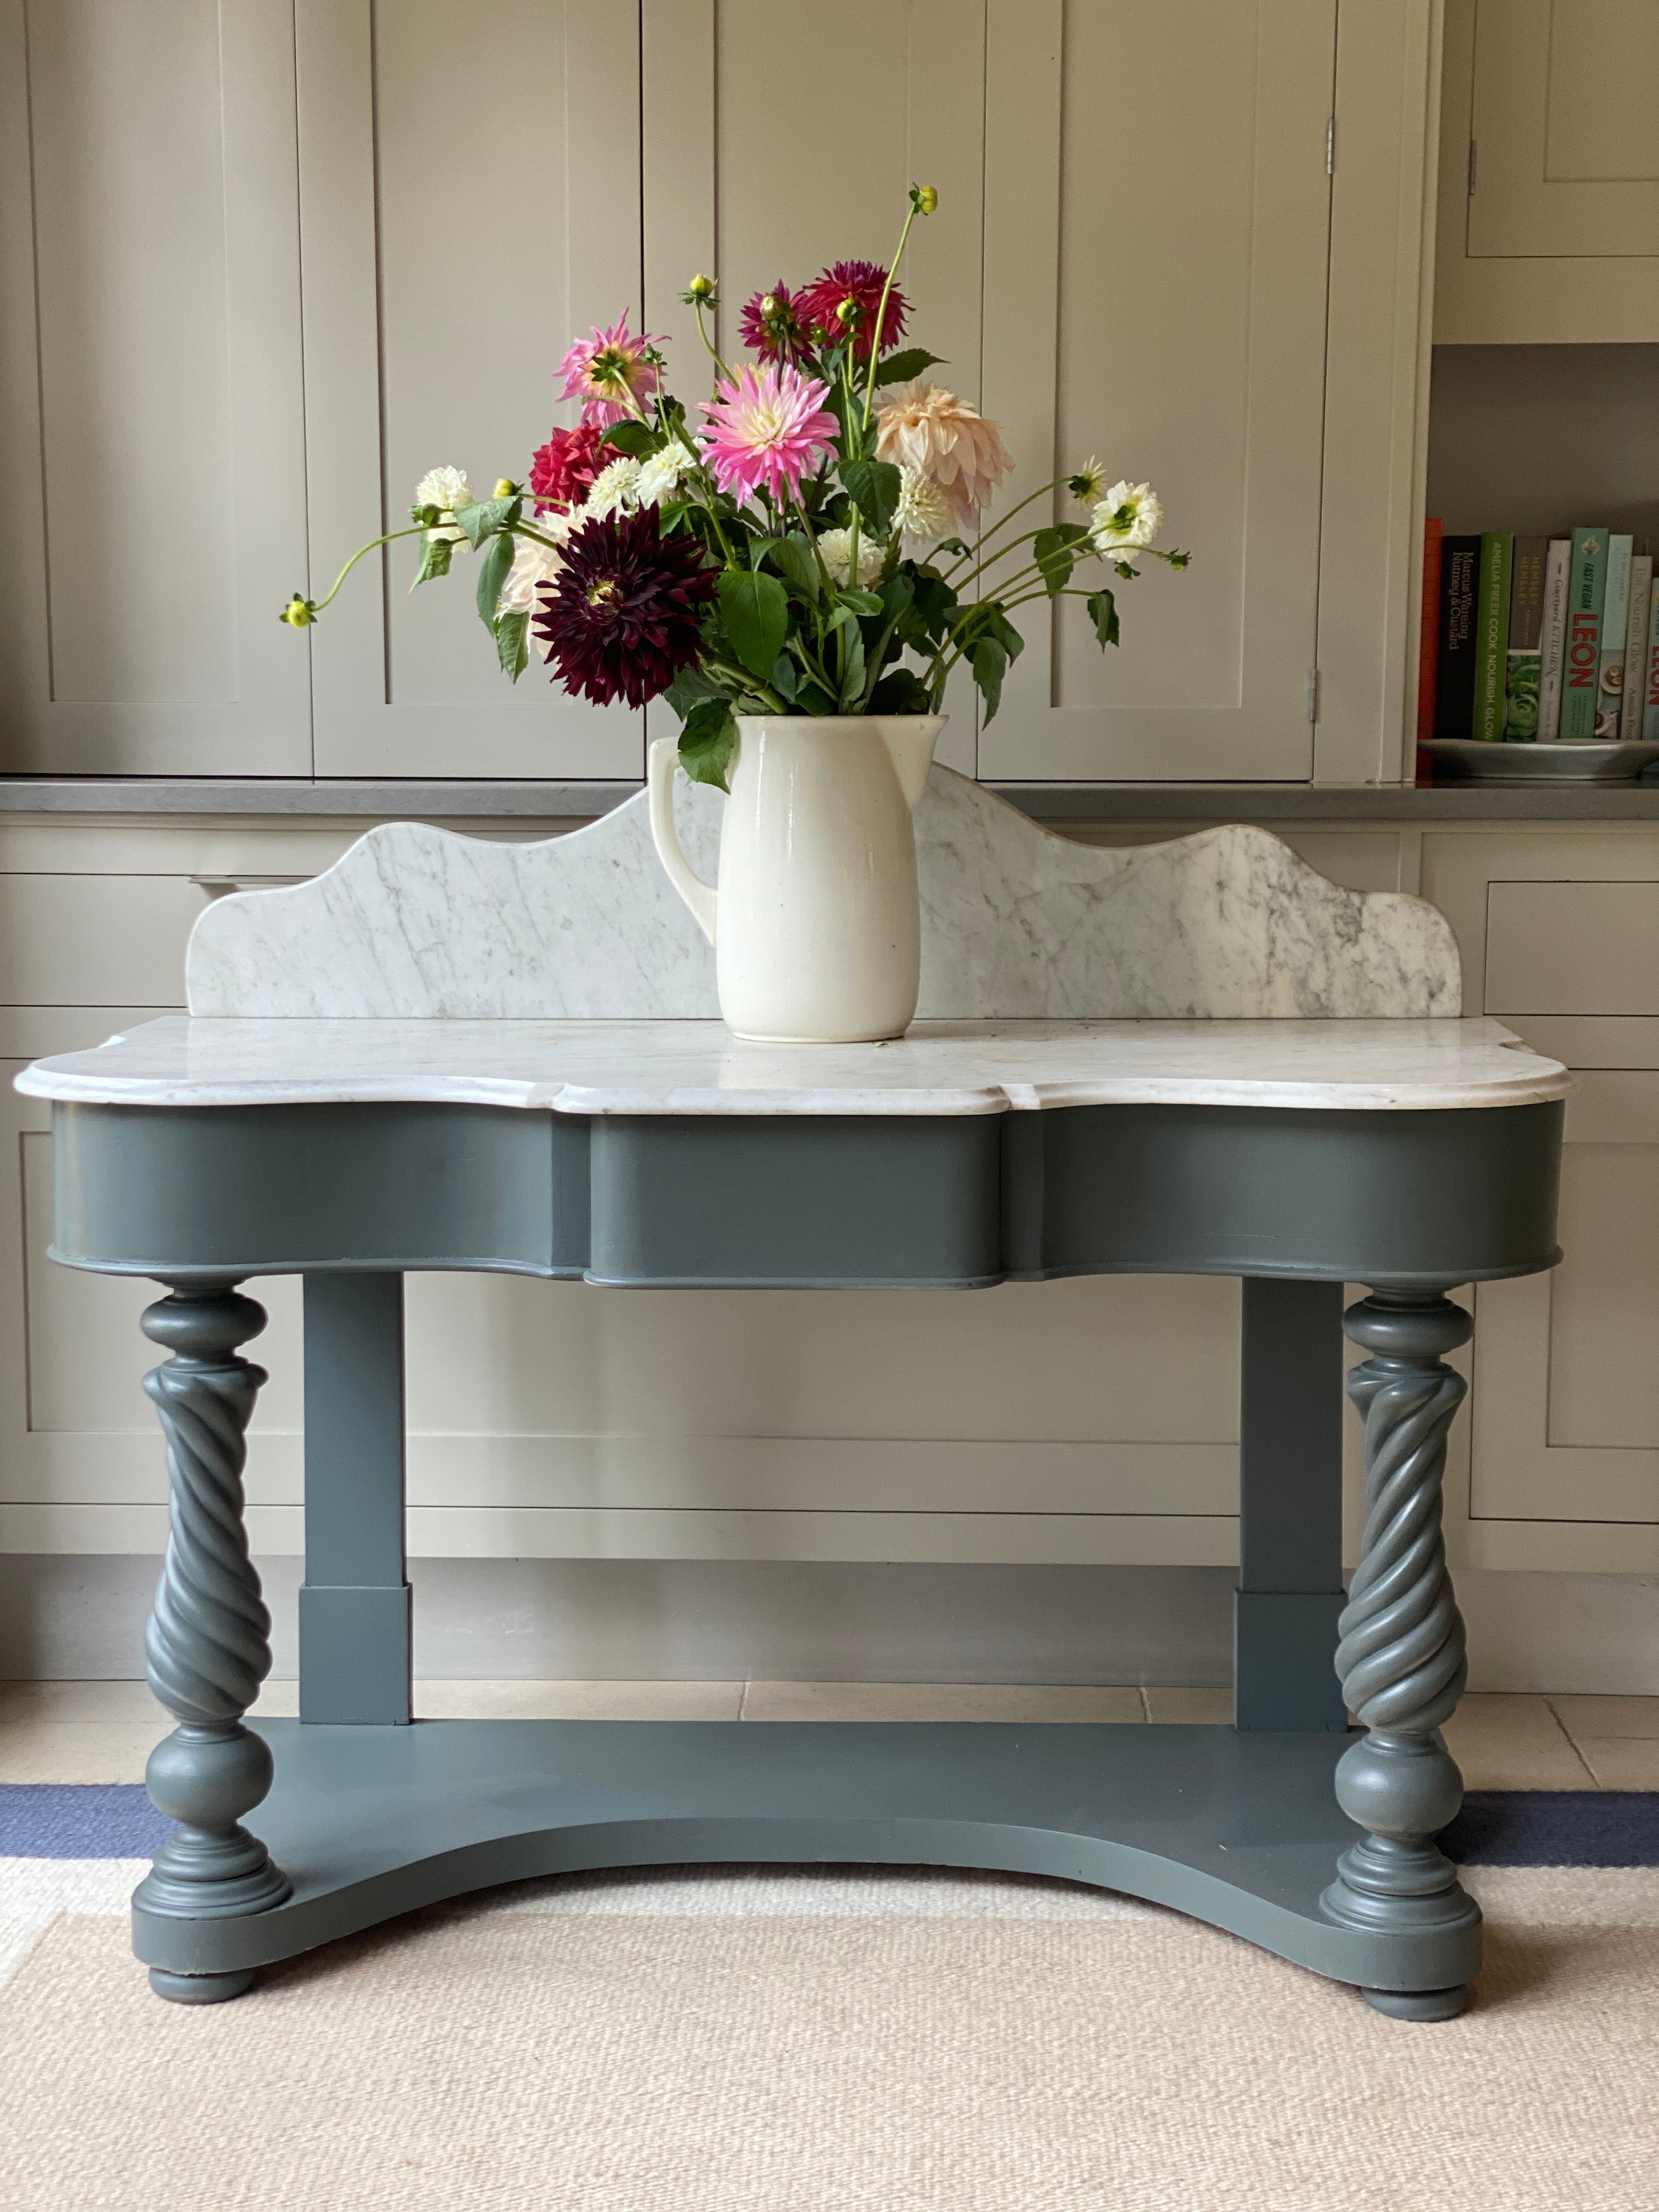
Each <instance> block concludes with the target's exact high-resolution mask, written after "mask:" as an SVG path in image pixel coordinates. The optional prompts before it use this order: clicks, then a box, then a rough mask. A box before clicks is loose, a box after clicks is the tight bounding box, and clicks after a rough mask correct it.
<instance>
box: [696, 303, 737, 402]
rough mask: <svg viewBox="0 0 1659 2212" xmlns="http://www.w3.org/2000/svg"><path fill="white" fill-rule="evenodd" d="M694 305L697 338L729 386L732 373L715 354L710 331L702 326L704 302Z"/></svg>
mask: <svg viewBox="0 0 1659 2212" xmlns="http://www.w3.org/2000/svg"><path fill="white" fill-rule="evenodd" d="M694 304H695V307H696V317H697V336H698V337H700V338H701V339H702V342H703V345H704V347H705V349H707V351H708V358H709V360H710V361H712V362H714V366H715V368H717V369H719V371H720V374H721V375H722V376H723V377H724V378H725V379H726V382H727V383H728V384H729V383H730V382H731V381H732V372H731V370H730V369H729V368H727V367H726V363H725V362H723V361H722V360H721V359H720V356H719V354H718V353H716V352H715V350H714V340H713V338H711V337H709V335H708V331H706V330H704V328H703V326H702V301H701V300H698V301H696V302H695V303H694Z"/></svg>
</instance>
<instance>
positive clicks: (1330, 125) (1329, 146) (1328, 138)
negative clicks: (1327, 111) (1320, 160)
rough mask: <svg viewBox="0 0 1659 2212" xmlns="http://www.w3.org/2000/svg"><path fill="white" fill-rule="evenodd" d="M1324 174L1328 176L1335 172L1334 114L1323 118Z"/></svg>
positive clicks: (1332, 175)
mask: <svg viewBox="0 0 1659 2212" xmlns="http://www.w3.org/2000/svg"><path fill="white" fill-rule="evenodd" d="M1325 174H1326V175H1327V176H1328V177H1334V175H1335V174H1336V118H1335V116H1334V115H1328V116H1327V117H1326V118H1325Z"/></svg>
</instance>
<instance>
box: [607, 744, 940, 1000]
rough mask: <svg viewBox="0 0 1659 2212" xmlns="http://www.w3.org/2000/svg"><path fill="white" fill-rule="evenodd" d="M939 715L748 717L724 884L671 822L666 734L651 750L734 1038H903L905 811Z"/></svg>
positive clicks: (655, 805) (659, 800) (912, 878)
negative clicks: (710, 879)
mask: <svg viewBox="0 0 1659 2212" xmlns="http://www.w3.org/2000/svg"><path fill="white" fill-rule="evenodd" d="M948 719H949V718H948V717H947V716H945V715H944V714H847V715H840V716H835V717H826V718H824V719H823V720H818V719H817V718H815V717H812V716H810V715H804V714H753V715H750V714H740V715H738V717H737V725H738V744H737V750H736V752H735V753H734V755H733V757H732V765H731V768H730V769H729V771H728V775H727V781H729V783H730V785H731V791H730V795H729V796H728V798H727V799H726V811H725V820H724V822H723V823H722V824H721V829H720V878H719V884H718V887H716V886H714V885H712V884H706V883H704V882H703V880H702V877H701V876H698V875H695V874H693V872H692V871H691V868H690V866H689V865H688V863H687V861H686V858H685V855H684V853H683V852H682V851H681V850H680V842H679V838H678V835H677V833H676V831H675V828H674V769H675V763H676V762H677V760H678V751H677V748H676V742H675V740H674V739H673V738H658V739H657V740H656V741H655V743H654V744H653V745H652V748H651V758H650V766H649V772H650V787H651V835H652V837H653V841H654V842H655V844H656V848H657V852H658V854H659V857H660V859H661V860H662V864H663V866H664V867H665V869H666V870H667V872H668V879H669V881H670V882H671V884H673V886H674V888H675V890H677V891H678V893H679V895H680V896H681V897H682V898H683V899H684V901H685V903H686V904H687V906H689V907H690V909H691V912H692V914H693V915H695V916H696V920H697V922H698V924H699V926H700V927H701V928H702V933H703V934H704V936H706V937H707V938H708V941H709V943H710V944H711V945H713V946H714V969H715V975H716V979H717V981H718V984H719V989H720V1012H721V1013H722V1014H723V1015H724V1016H725V1018H726V1025H727V1026H728V1028H730V1029H731V1030H732V1031H733V1032H734V1033H735V1034H736V1035H737V1036H742V1037H755V1038H760V1039H763V1040H764V1041H766V1042H778V1043H791V1044H831V1043H854V1042H870V1041H872V1040H874V1039H877V1038H880V1037H896V1036H902V1035H903V1033H904V1031H905V1030H906V1029H907V1028H908V1025H909V1023H910V1021H911V1019H912V1018H913V1016H914V1015H915V1011H916V991H917V987H918V984H919V982H920V980H921V909H920V907H919V905H918V902H917V897H916V846H915V836H913V834H912V832H911V827H910V810H911V809H912V807H914V806H915V804H916V802H917V801H918V799H921V794H922V793H923V791H924V790H925V789H926V788H927V770H928V768H929V766H930V764H931V763H932V761H933V747H934V745H935V744H936V743H937V742H938V739H939V732H940V731H941V730H942V729H943V728H944V727H945V722H946V720H948Z"/></svg>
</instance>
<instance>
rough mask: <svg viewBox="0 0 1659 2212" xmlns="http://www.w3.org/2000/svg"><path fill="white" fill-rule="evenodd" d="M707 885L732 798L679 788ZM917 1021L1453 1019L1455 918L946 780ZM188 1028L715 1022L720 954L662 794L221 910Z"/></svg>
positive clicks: (202, 937) (939, 785)
mask: <svg viewBox="0 0 1659 2212" xmlns="http://www.w3.org/2000/svg"><path fill="white" fill-rule="evenodd" d="M677 804H678V809H679V821H680V828H681V836H682V841H683V842H684V847H685V851H686V855H687V858H688V859H689V860H690V862H691V864H692V866H694V867H695V868H696V869H697V870H698V872H700V873H701V874H702V875H704V876H706V877H708V878H711V879H712V878H713V877H714V871H715V865H716V860H717V857H718V852H719V837H720V807H721V805H722V804H723V801H722V800H721V799H720V796H719V794H718V793H714V792H712V791H709V790H708V789H706V788H705V787H700V786H699V787H690V786H687V785H685V784H684V783H683V782H682V784H681V785H680V787H679V795H678V801H677ZM916 842H917V855H918V866H919V873H920V878H921V900H922V971H921V1005H920V1008H919V1016H920V1018H923V1019H927V1018H933V1019H947V1020H952V1019H976V1018H977V1019H983V1018H1000V1019H1012V1020H1042V1019H1056V1018H1060V1019H1064V1018H1071V1019H1079V1018H1094V1019H1107V1020H1134V1019H1155V1020H1182V1019H1231V1020H1266V1019H1298V1018H1300V1019H1307V1018H1314V1019H1324V1020H1352V1019H1365V1018H1389V1019H1396V1020H1401V1019H1410V1018H1418V1017H1423V1016H1443V1015H1455V1014H1456V1013H1457V1012H1458V1010H1459V1005H1460V991H1461V981H1460V975H1459V965H1458V957H1457V947H1456V944H1455V940H1454V939H1453V936H1452V933H1451V929H1450V927H1449V924H1448V923H1447V922H1446V921H1445V920H1444V918H1443V916H1442V915H1440V914H1438V913H1437V911H1436V910H1435V908H1432V907H1431V906H1428V905H1426V904H1425V902H1422V901H1421V900H1418V899H1412V898H1407V897H1405V896H1401V895H1400V894H1398V893H1394V892H1382V891H1372V892H1360V891H1350V890H1344V889H1342V888H1341V887H1340V885H1337V884H1332V883H1329V882H1328V881H1327V880H1326V878H1324V877H1322V876H1321V875H1319V874H1318V873H1317V872H1316V871H1315V870H1314V869H1312V868H1310V867H1309V866H1307V864H1306V863H1305V862H1304V861H1303V860H1300V859H1298V858H1297V855H1296V854H1295V853H1293V852H1292V851H1291V848H1290V847H1289V846H1287V845H1285V843H1284V842H1282V841H1281V840H1280V839H1279V838H1277V837H1275V836H1273V835H1272V834H1271V833H1270V832H1269V831H1267V830H1265V829H1255V828H1251V827H1248V826H1245V825H1243V824H1240V823H1229V824H1226V825H1224V826H1218V827H1217V828H1214V829H1204V830H1200V831H1198V832H1197V833H1195V834H1194V835H1193V836H1188V837H1182V838H1178V839H1176V840H1174V841H1173V842H1170V843H1168V844H1160V845H1151V846H1139V847H1131V848H1123V849H1111V848H1102V847H1097V846H1089V845H1080V844H1078V843H1076V842H1073V840H1071V839H1069V838H1066V837H1061V836H1056V835H1054V833H1053V832H1051V831H1049V830H1047V829H1042V828H1041V827H1040V826H1039V825H1038V824H1037V823H1034V822H1031V821H1030V820H1029V819H1028V818H1027V817H1025V816H1024V815H1023V814H1021V813H1019V812H1018V811H1017V810H1016V809H1015V808H1013V807H1012V806H1010V805H1006V803H1005V802H1004V801H1003V800H1001V799H998V798H997V797H995V795H994V793H990V792H988V791H987V790H985V789H984V788H983V787H981V785H978V784H975V783H974V782H972V781H969V779H968V778H966V777H963V776H960V775H956V774H954V773H953V772H952V771H951V769H945V768H938V767H936V768H935V769H933V775H932V778H931V780H930V781H929V784H928V788H927V794H926V796H925V797H924V799H923V800H922V802H921V805H920V807H918V809H917V811H916ZM186 983H187V991H188V998H189V1004H190V1007H191V1012H192V1013H196V1014H201V1015H216V1016H217V1015H240V1016H246V1017H253V1018H260V1017H274V1016H285V1017H309V1018H313V1019H335V1018H381V1019H389V1018H399V1017H402V1018H436V1019H445V1020H618V1021H625V1020H641V1019H653V1018H655V1019H664V1018H666V1019H674V1020H702V1019H708V1018H713V1017H714V1016H715V1015H716V1014H717V1013H718V1011H719V1010H718V1006H717V1003H716V1000H715V992H714V956H713V954H712V952H711V951H710V949H709V947H708V945H707V944H706V943H705V942H704V940H703V939H702V935H701V933H699V931H698V930H697V928H696V924H695V923H694V922H693V921H692V920H691V917H690V915H689V914H688V913H687V912H686V910H685V908H684V906H683V905H682V904H681V902H680V900H679V899H678V896H677V895H676V894H675V892H674V891H673V890H672V889H671V887H670V885H669V883H668V881H667V878H666V877H665V875H664V874H663V872H662V869H661V866H660V864H659V861H658V860H657V856H656V854H655V852H654V850H653V847H652V844H651V837H650V830H649V826H648V823H647V814H646V801H645V798H644V796H643V794H641V795H640V796H639V797H637V798H635V799H630V800H629V802H628V803H627V805H623V806H621V807H618V808H617V810H616V811H615V812H613V813H611V814H609V815H606V816H605V817H603V818H602V819H601V820H599V821H598V822H595V823H591V824H589V825H588V826H587V827H586V829H579V830H575V831H573V832H571V833H570V834H569V835H568V836H562V837H556V838H550V839H546V840H544V841H542V842H537V843H532V844H507V843H501V842H496V841H493V840H489V841H486V840H483V839H477V838H471V837H465V836H458V835H456V834H455V833H454V832H453V831H450V830H446V829H435V828H432V827H431V826H429V825H428V824H425V823H386V824H384V825H382V826H381V827H380V828H378V829H371V830H370V831H369V832H368V835H367V836H364V837H362V838H360V839H359V840H358V842H357V843H356V844H355V845H354V846H353V847H352V848H351V849H350V850H349V852H348V853H346V854H343V856H342V858H341V859H340V860H338V861H337V862H336V863H335V865H334V866H333V867H331V868H330V869H329V870H328V871H327V872H325V874H323V875H321V876H319V877H318V878H315V879H314V880H313V882H310V883H307V884H295V885H294V886H292V887H289V888H285V889H282V890H261V891H247V892H241V893H237V894H234V895H233V896H228V897H225V898H222V899H219V900H216V902H214V903H213V904H212V905H211V906H210V907H209V908H207V910H206V911H205V913H204V915H202V917H201V919H200V921H198V922H197V926H196V929H195V932H194V934H193V935H192V937H191V943H190V950H189V954H188V957H187V962H186Z"/></svg>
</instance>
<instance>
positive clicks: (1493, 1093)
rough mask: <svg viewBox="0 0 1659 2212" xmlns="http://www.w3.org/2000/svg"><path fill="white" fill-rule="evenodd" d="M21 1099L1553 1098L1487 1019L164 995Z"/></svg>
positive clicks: (1296, 1101) (954, 1107) (584, 1103)
mask: <svg viewBox="0 0 1659 2212" xmlns="http://www.w3.org/2000/svg"><path fill="white" fill-rule="evenodd" d="M17 1088H18V1090H19V1091H24V1092H26V1093H27V1095H28V1096H29V1097H35V1098H56V1099H65V1100H71V1101H78V1102H80V1103H84V1104H96V1105H118V1106H269V1105H288V1104H293V1105H320V1104H332V1103H348V1102H354V1101H371V1100H410V1101H429V1102H436V1103H458V1104H472V1105H484V1106H508V1107H520V1108H528V1109H539V1110H542V1111H551V1112H553V1113H556V1114H583V1115H589V1114H649V1115H667V1114H675V1115H708V1114H802V1115H811V1114H845V1115H850V1114H886V1115H892V1114H927V1115H957V1114H1002V1113H1007V1112H1011V1111H1012V1112H1016V1113H1029V1112H1035V1111H1040V1110H1042V1109H1043V1108H1045V1107H1062V1106H1107V1105H1131V1104H1154V1105H1173V1106H1191V1105H1210V1106H1215V1105H1221V1106H1257V1107H1261V1106H1278V1107H1300V1108H1304V1109H1310V1110H1312V1109H1318V1110H1328V1109H1332V1108H1336V1109H1361V1108H1365V1109H1376V1108H1384V1109H1399V1110H1419V1111H1421V1110H1425V1109H1434V1108H1444V1107H1489V1106H1519V1105H1525V1104H1528V1103H1532V1102H1534V1101H1536V1100H1541V1099H1550V1098H1560V1097H1565V1094H1566V1092H1567V1091H1568V1090H1569V1089H1570V1088H1571V1079H1570V1077H1569V1076H1568V1074H1567V1072H1566V1070H1565V1068H1564V1067H1562V1066H1559V1064H1558V1063H1557V1062H1556V1061H1555V1060H1546V1059H1544V1058H1543V1057H1542V1055H1541V1054H1537V1053H1534V1052H1533V1051H1532V1050H1531V1049H1530V1048H1528V1047H1527V1046H1526V1045H1523V1044H1522V1042H1520V1040H1519V1039H1518V1038H1516V1036H1514V1035H1513V1033H1512V1032H1511V1031H1510V1030H1506V1029H1505V1028H1504V1026H1503V1024H1501V1023H1499V1022H1495V1021H1491V1020H1486V1019H1468V1020H1463V1019H1455V1018H1454V1019H1446V1018H1428V1019H1420V1020H1415V1021H1331V1020H1314V1021H1235V1022H1220V1021H1190V1022H1183V1021H1133V1022H1110V1021H1100V1022H1096V1021H1030V1022H1022V1021H976V1022H947V1021H939V1022H919V1023H918V1024H916V1025H915V1028H914V1029H912V1030H911V1031H910V1032H909V1034H908V1036H904V1037H902V1038H900V1039H898V1040H896V1042H893V1043H890V1044H836V1045H767V1044H751V1043H746V1042H742V1041H741V1040H739V1039H737V1038H734V1037H733V1036H732V1034H731V1032H730V1031H729V1030H726V1028H725V1026H724V1025H723V1024H721V1023H720V1022H717V1021H628V1022H609V1021H432V1020H398V1021H380V1020H372V1019H352V1020H337V1021H312V1020H305V1019H293V1018H290V1019H287V1020H252V1019H248V1018H231V1019H210V1018H202V1017H199V1016H197V1017H192V1016H189V1015H184V1014H168V1015H165V1016H163V1017H162V1018H161V1019H160V1020H158V1021H151V1022H146V1023H144V1024H142V1025H141V1026H139V1027H137V1028H135V1029H132V1030H127V1031H125V1032H124V1033H123V1034H122V1035H120V1036H113V1037H112V1038H111V1039H110V1040H109V1042H107V1043H106V1044H102V1045H100V1046H98V1047H97V1048H96V1049H95V1050H94V1051H91V1052H74V1053H65V1054H62V1055H60V1056H59V1057H58V1058H56V1059H52V1060H37V1061H36V1062H35V1064H34V1065H33V1066H32V1067H29V1068H27V1069H26V1070H25V1071H24V1073H22V1074H21V1076H19V1077H18V1079H17Z"/></svg>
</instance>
